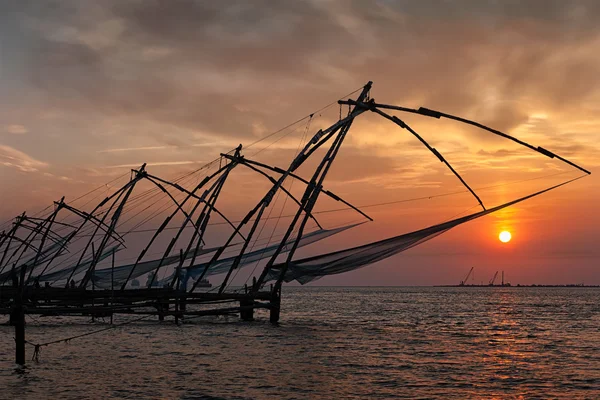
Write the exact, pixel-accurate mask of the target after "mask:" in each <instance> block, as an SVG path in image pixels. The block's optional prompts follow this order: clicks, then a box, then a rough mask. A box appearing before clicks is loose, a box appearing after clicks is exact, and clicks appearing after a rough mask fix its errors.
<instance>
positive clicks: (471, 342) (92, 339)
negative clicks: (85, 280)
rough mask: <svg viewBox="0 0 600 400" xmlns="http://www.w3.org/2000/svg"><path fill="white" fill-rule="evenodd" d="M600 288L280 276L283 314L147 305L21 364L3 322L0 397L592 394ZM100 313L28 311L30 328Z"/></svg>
mask: <svg viewBox="0 0 600 400" xmlns="http://www.w3.org/2000/svg"><path fill="white" fill-rule="evenodd" d="M599 300H600V289H593V288H423V287H400V288H393V287H386V288H326V287H304V288H292V287H284V290H283V299H282V314H281V321H280V324H279V325H278V326H273V325H271V324H270V323H269V322H268V314H267V313H266V312H257V313H256V315H255V316H256V321H254V322H241V321H240V320H239V318H237V317H219V318H217V317H215V318H208V319H207V318H198V319H193V320H188V321H187V322H186V323H184V324H182V325H180V326H176V325H175V324H174V323H173V322H172V321H168V320H165V321H164V322H162V323H159V322H158V321H156V320H155V319H154V317H152V319H149V320H145V321H140V322H136V323H132V324H130V325H125V326H123V327H121V328H118V329H114V330H109V331H106V332H102V333H98V334H95V335H91V336H86V337H83V338H80V339H75V340H73V341H71V342H70V343H69V344H65V343H58V344H54V345H50V346H48V347H44V348H42V350H41V354H40V359H39V362H37V363H36V362H33V361H28V364H27V366H26V368H24V369H23V368H17V367H16V366H15V365H14V363H13V360H14V341H13V328H12V327H9V326H2V327H0V390H1V391H0V398H7V399H13V398H14V399H44V398H52V399H58V398H65V399H87V398H89V399H105V398H119V399H120V398H124V399H140V398H166V399H171V398H173V399H196V398H198V399H213V398H214V399H216V398H225V399H275V398H282V399H349V398H357V399H376V398H381V399H393V398H408V399H415V398H423V399H425V398H427V399H429V398H440V399H492V398H496V399H505V398H508V399H511V398H516V399H520V398H523V399H529V398H561V399H579V398H581V399H599V398H600V301H599ZM126 320H127V318H125V317H119V318H116V319H115V322H116V323H119V322H123V321H126ZM107 322H108V321H105V322H103V321H102V320H99V321H98V320H97V321H96V322H95V323H92V322H91V321H89V318H82V317H78V318H68V317H45V318H39V317H34V318H31V317H27V330H26V335H27V339H28V340H29V341H31V342H34V343H40V342H48V341H50V340H53V339H61V338H65V337H69V336H74V335H77V334H81V333H86V332H91V331H93V330H97V329H100V328H102V327H103V326H106V323H107ZM27 352H28V353H27V357H28V359H29V358H30V357H31V355H32V348H31V347H28V348H27Z"/></svg>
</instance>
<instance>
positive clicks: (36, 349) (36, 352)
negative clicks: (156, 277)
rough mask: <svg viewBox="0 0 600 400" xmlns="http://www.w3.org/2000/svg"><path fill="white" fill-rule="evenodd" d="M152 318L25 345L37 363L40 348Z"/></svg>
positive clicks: (134, 320) (148, 316)
mask: <svg viewBox="0 0 600 400" xmlns="http://www.w3.org/2000/svg"><path fill="white" fill-rule="evenodd" d="M152 316H153V315H144V316H143V317H140V318H136V319H133V320H130V321H125V322H123V323H121V324H115V325H110V326H109V327H106V328H102V329H98V330H96V331H92V332H86V333H82V334H79V335H74V336H70V337H68V338H64V339H59V340H52V341H49V342H45V343H33V342H30V341H28V340H25V343H27V344H29V345H31V346H33V347H34V350H33V356H32V357H31V360H32V361H39V360H40V353H41V348H42V347H45V346H49V345H51V344H56V343H62V342H64V343H69V342H70V341H71V340H73V339H78V338H81V337H84V336H90V335H94V334H96V333H100V332H104V331H108V330H111V329H116V328H120V327H122V326H124V325H129V324H131V323H133V322H138V321H142V320H144V319H148V318H150V317H152Z"/></svg>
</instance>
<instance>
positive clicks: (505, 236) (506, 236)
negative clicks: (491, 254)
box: [498, 231, 512, 243]
mask: <svg viewBox="0 0 600 400" xmlns="http://www.w3.org/2000/svg"><path fill="white" fill-rule="evenodd" d="M498 239H500V241H501V242H502V243H508V242H510V239H512V235H511V234H510V232H509V231H502V232H500V235H498Z"/></svg>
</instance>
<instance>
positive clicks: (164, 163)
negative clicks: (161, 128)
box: [104, 161, 204, 168]
mask: <svg viewBox="0 0 600 400" xmlns="http://www.w3.org/2000/svg"><path fill="white" fill-rule="evenodd" d="M202 163H204V161H155V162H149V163H146V166H147V167H161V166H168V165H189V164H202ZM142 164H143V163H141V162H140V163H137V164H121V165H109V166H106V167H104V168H139V167H140V166H141V165H142Z"/></svg>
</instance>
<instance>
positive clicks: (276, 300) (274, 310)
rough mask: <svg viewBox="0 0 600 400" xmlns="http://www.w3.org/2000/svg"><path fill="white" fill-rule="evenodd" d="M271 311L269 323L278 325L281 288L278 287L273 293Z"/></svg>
mask: <svg viewBox="0 0 600 400" xmlns="http://www.w3.org/2000/svg"><path fill="white" fill-rule="evenodd" d="M271 293H272V297H271V304H270V306H271V311H270V315H269V321H271V323H272V324H277V323H278V322H279V313H280V310H281V286H279V287H277V288H276V289H275V290H274V291H272V292H271Z"/></svg>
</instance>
